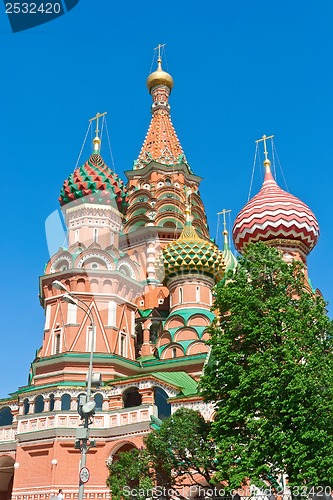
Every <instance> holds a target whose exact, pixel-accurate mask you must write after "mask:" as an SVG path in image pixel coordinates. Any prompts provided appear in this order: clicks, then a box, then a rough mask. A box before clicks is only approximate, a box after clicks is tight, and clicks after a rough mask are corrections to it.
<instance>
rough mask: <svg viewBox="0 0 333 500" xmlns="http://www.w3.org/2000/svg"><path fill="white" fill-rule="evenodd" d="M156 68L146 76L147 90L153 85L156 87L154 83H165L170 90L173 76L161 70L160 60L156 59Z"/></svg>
mask: <svg viewBox="0 0 333 500" xmlns="http://www.w3.org/2000/svg"><path fill="white" fill-rule="evenodd" d="M157 64H158V66H157V70H156V71H154V72H153V73H151V74H150V75H149V76H148V78H147V87H148V90H149V92H150V91H151V89H152V88H153V87H156V85H166V86H167V87H169V89H170V90H172V87H173V78H172V76H171V75H169V73H167V72H166V71H163V69H162V60H161V59H158V61H157Z"/></svg>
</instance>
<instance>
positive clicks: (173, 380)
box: [153, 372, 198, 396]
mask: <svg viewBox="0 0 333 500" xmlns="http://www.w3.org/2000/svg"><path fill="white" fill-rule="evenodd" d="M153 376H154V377H156V378H158V379H159V380H161V381H162V382H166V383H167V384H170V385H174V386H176V387H179V389H181V391H182V393H183V394H184V396H188V395H189V394H195V393H196V392H197V387H198V384H197V382H196V381H195V380H194V379H193V378H192V377H190V376H189V374H188V373H186V372H155V373H153Z"/></svg>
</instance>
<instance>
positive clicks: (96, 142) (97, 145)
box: [89, 111, 107, 153]
mask: <svg viewBox="0 0 333 500" xmlns="http://www.w3.org/2000/svg"><path fill="white" fill-rule="evenodd" d="M105 115H107V111H105V112H104V113H98V112H97V113H96V115H95V116H94V117H93V118H90V119H89V121H90V123H91V122H93V121H94V120H96V130H95V133H96V136H95V138H94V140H93V144H94V152H95V153H99V151H100V149H101V139H100V137H99V135H98V134H99V132H100V130H99V129H98V124H99V119H100V118H101V117H102V116H105Z"/></svg>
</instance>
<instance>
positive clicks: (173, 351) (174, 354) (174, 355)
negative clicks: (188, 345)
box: [172, 347, 177, 358]
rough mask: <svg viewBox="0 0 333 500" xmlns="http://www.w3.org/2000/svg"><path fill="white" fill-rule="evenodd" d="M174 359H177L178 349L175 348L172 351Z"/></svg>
mask: <svg viewBox="0 0 333 500" xmlns="http://www.w3.org/2000/svg"><path fill="white" fill-rule="evenodd" d="M172 357H173V358H176V357H177V349H176V348H175V347H174V348H173V349H172Z"/></svg>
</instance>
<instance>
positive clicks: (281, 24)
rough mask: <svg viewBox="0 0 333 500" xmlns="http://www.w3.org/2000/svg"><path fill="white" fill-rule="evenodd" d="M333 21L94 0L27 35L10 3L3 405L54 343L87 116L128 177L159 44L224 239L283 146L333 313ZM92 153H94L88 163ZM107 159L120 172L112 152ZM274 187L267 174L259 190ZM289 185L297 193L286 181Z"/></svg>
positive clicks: (272, 6) (287, 8) (2, 30)
mask: <svg viewBox="0 0 333 500" xmlns="http://www.w3.org/2000/svg"><path fill="white" fill-rule="evenodd" d="M332 23H333V4H332V2H331V0H320V1H319V2H316V4H315V3H314V2H313V1H310V0H303V1H300V0H295V1H293V2H290V1H286V0H279V1H271V2H267V1H262V0H252V1H251V2H249V1H248V0H239V1H229V2H227V1H225V0H219V1H218V0H216V1H206V2H204V3H198V2H187V1H183V2H179V1H177V2H176V1H174V0H169V1H168V2H153V3H152V2H138V1H127V2H122V3H120V2H112V1H111V0H90V1H89V0H80V2H79V4H78V6H77V7H75V8H74V9H73V10H72V11H70V12H69V13H68V14H66V15H65V16H63V17H60V18H59V19H57V20H54V21H52V22H50V23H47V24H44V25H42V26H41V27H39V28H34V29H32V30H29V31H25V32H21V33H16V34H12V33H11V31H10V27H9V23H8V20H7V19H6V16H5V12H4V7H2V9H1V10H0V44H1V72H2V75H1V83H0V86H1V90H2V92H1V95H2V99H1V118H0V129H1V130H0V137H1V138H2V141H1V142H2V162H1V163H2V179H3V181H2V217H1V220H2V225H3V229H2V245H1V247H0V252H1V261H2V280H1V282H2V285H1V289H2V301H1V304H2V334H1V339H2V342H1V363H0V396H1V397H5V396H6V395H7V394H8V392H13V391H15V390H16V388H17V387H18V386H21V385H25V384H26V382H27V376H28V371H29V366H30V362H31V361H32V360H33V358H34V356H35V351H36V349H38V348H39V347H40V345H41V343H42V339H43V323H44V316H43V310H42V308H41V307H40V306H39V301H38V277H39V276H40V275H41V274H42V273H43V269H44V265H45V263H46V262H47V260H48V258H49V256H48V251H47V245H46V239H45V229H44V225H45V220H46V218H47V217H48V215H49V214H50V213H52V212H53V211H54V210H56V209H57V206H58V205H57V198H58V195H59V190H60V188H61V185H62V182H63V180H64V179H65V178H66V177H67V176H68V174H69V173H70V172H72V171H73V169H74V166H75V164H76V160H77V157H78V154H79V151H80V149H81V145H82V142H83V139H84V135H85V133H86V130H87V125H88V119H89V118H90V117H92V116H94V115H95V114H96V112H97V111H99V112H102V111H107V112H108V117H107V120H108V129H109V133H110V138H111V145H112V150H113V156H114V160H115V169H116V171H117V173H118V174H120V175H121V176H123V171H124V170H127V169H130V168H131V167H132V163H133V160H134V159H135V158H136V157H137V155H138V153H139V150H140V148H141V145H142V142H143V139H144V136H145V134H146V131H147V127H148V124H149V120H150V104H151V97H150V95H149V94H148V92H147V90H146V87H145V80H146V77H147V75H148V73H149V71H150V68H151V63H152V57H153V50H152V49H153V47H155V46H156V45H157V44H158V43H166V44H167V47H166V56H167V61H166V62H165V63H164V67H165V69H168V71H169V72H170V73H171V74H172V76H173V77H174V81H175V86H174V90H173V92H172V95H171V99H170V103H171V112H172V119H173V123H174V125H175V128H176V131H177V133H178V137H179V138H180V141H181V143H182V146H183V148H184V151H185V153H186V155H187V158H188V160H189V163H190V164H191V167H192V169H193V171H194V172H195V173H196V174H197V175H201V176H202V177H204V181H203V182H202V185H201V196H202V198H203V200H204V202H205V205H206V209H207V213H208V218H209V224H210V229H211V234H212V236H213V237H214V236H215V234H216V224H217V219H216V213H217V212H219V211H220V210H221V209H223V208H228V209H231V210H232V214H231V219H232V220H233V219H234V218H235V217H236V215H237V213H238V211H239V210H240V209H241V208H242V206H243V205H244V204H245V203H246V201H247V196H248V191H249V185H250V179H251V173H252V164H253V158H254V152H255V142H254V141H255V140H256V139H258V138H260V137H261V136H262V135H263V134H266V135H270V134H275V146H276V148H277V152H278V155H279V159H280V163H281V165H282V169H283V172H284V176H285V178H286V181H287V184H288V189H289V191H290V192H291V193H293V194H294V195H296V196H297V197H299V198H301V199H302V200H303V201H304V202H305V203H307V204H308V205H309V206H310V207H311V209H312V210H313V211H314V213H315V214H316V216H317V218H318V220H319V224H320V228H321V236H320V240H319V243H318V245H317V247H316V248H315V249H314V250H313V252H312V254H311V256H310V257H309V260H308V264H309V274H310V277H311V280H312V283H313V285H314V286H315V287H318V288H320V289H321V291H322V293H323V294H324V297H325V298H326V299H327V300H328V301H333V291H332V286H331V283H332V281H333V264H332V259H331V255H332V242H333V241H332V233H331V231H332V228H331V210H332V183H333V165H332V163H333V157H332V139H331V137H332V125H331V121H332V116H333V101H332V89H333V65H332V53H333V50H332V49H333V47H332V45H333V41H332ZM89 153H90V148H89V147H88V146H87V147H86V148H85V150H84V152H83V157H82V160H85V159H86V158H87V157H88V155H89ZM102 155H103V156H104V158H105V160H106V162H107V163H108V164H109V165H110V166H111V159H110V153H109V151H108V147H107V146H106V143H104V148H102ZM261 178H262V177H261V172H260V169H259V168H258V166H257V168H256V171H255V178H254V184H253V189H252V194H255V193H256V192H257V191H258V189H259V187H260V184H261ZM277 180H278V183H279V184H280V186H281V187H282V188H284V189H285V188H286V186H285V184H284V181H283V177H282V175H281V172H280V170H279V169H278V170H277ZM330 311H331V312H332V308H331V309H330Z"/></svg>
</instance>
